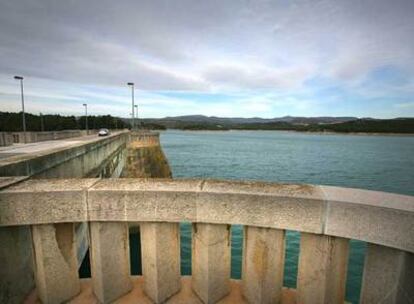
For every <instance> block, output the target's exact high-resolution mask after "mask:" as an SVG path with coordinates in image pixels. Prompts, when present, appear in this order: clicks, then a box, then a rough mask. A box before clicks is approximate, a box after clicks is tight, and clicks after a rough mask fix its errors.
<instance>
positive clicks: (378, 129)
mask: <svg viewBox="0 0 414 304" xmlns="http://www.w3.org/2000/svg"><path fill="white" fill-rule="evenodd" d="M141 121H143V122H144V124H156V125H159V126H163V127H165V128H169V129H182V130H230V129H235V130H292V131H306V132H341V133H350V132H355V133H413V134H414V118H395V119H374V118H369V117H368V118H362V119H359V118H357V117H348V116H345V117H327V116H321V117H296V116H284V117H276V118H259V117H252V118H241V117H232V118H222V117H215V116H203V115H188V116H176V117H165V118H159V119H142V120H141Z"/></svg>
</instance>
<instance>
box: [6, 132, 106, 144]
mask: <svg viewBox="0 0 414 304" xmlns="http://www.w3.org/2000/svg"><path fill="white" fill-rule="evenodd" d="M97 133H98V130H88V131H86V130H62V131H42V132H39V131H26V132H0V137H1V135H2V134H7V135H9V136H10V137H11V143H12V144H13V142H14V143H35V142H40V141H48V140H59V139H66V138H73V137H80V136H86V135H89V134H97ZM25 139H26V140H25Z"/></svg>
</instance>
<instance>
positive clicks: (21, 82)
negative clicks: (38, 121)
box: [14, 76, 26, 143]
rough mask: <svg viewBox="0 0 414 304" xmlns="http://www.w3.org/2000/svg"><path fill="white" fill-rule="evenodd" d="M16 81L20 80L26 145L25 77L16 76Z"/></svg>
mask: <svg viewBox="0 0 414 304" xmlns="http://www.w3.org/2000/svg"><path fill="white" fill-rule="evenodd" d="M14 79H16V80H20V90H21V95H22V113H23V115H22V116H23V135H24V143H26V117H25V116H24V94H23V77H22V76H14Z"/></svg>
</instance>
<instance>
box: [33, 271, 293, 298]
mask: <svg viewBox="0 0 414 304" xmlns="http://www.w3.org/2000/svg"><path fill="white" fill-rule="evenodd" d="M132 282H133V286H134V288H133V290H132V291H131V292H130V293H128V294H126V295H125V296H123V297H122V298H120V299H118V300H117V301H116V303H117V304H130V303H134V304H135V303H140V304H152V303H153V302H152V301H151V300H150V299H149V298H148V297H147V296H146V295H145V293H144V290H143V286H144V278H143V277H142V276H133V277H132ZM181 286H182V288H181V290H180V292H179V293H178V294H176V295H174V296H173V297H171V298H170V299H168V300H167V301H166V302H165V303H168V304H202V302H201V300H200V299H199V298H198V297H197V296H196V295H195V294H194V292H193V291H192V290H191V277H187V276H184V277H182V278H181ZM230 287H231V291H230V294H229V295H228V296H226V297H225V298H223V299H222V300H220V301H219V302H218V304H248V303H247V301H246V300H245V299H244V297H243V296H242V292H241V291H242V288H241V282H240V281H237V280H231V281H230ZM97 302H98V299H97V298H96V297H95V295H94V294H93V291H92V286H91V280H90V279H82V280H81V294H79V295H78V296H77V297H76V298H75V299H73V300H71V301H70V303H71V304H96V303H97ZM34 303H36V304H41V303H40V301H38V300H37V298H36V292H35V291H34V292H32V294H31V295H30V297H28V299H27V301H26V304H34ZM281 303H282V304H295V290H293V289H289V288H283V290H282V302H281Z"/></svg>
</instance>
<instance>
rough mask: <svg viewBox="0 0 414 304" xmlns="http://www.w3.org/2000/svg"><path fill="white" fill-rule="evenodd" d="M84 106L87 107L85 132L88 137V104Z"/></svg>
mask: <svg viewBox="0 0 414 304" xmlns="http://www.w3.org/2000/svg"><path fill="white" fill-rule="evenodd" d="M83 106H84V107H85V130H86V135H88V104H87V103H84V104H83Z"/></svg>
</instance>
